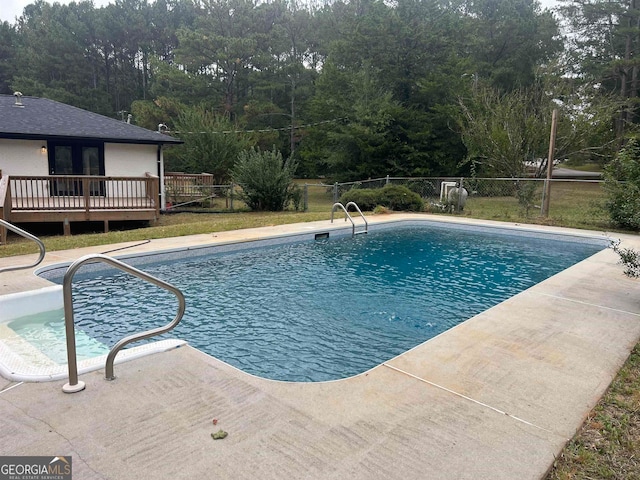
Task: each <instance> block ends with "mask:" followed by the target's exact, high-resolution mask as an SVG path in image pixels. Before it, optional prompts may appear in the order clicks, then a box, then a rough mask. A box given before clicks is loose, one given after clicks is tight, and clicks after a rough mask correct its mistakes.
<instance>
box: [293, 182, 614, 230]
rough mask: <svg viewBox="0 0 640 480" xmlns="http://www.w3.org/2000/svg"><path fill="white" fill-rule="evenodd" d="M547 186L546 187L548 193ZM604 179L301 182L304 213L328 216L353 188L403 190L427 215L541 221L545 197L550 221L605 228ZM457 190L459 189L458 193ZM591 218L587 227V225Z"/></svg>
mask: <svg viewBox="0 0 640 480" xmlns="http://www.w3.org/2000/svg"><path fill="white" fill-rule="evenodd" d="M547 182H549V183H548V188H547ZM603 183H604V182H603V181H602V180H573V179H552V180H546V179H539V178H464V177H384V178H377V179H370V180H362V181H359V182H347V183H334V184H323V183H305V184H304V185H303V188H304V192H305V194H304V209H305V211H330V209H331V206H332V205H333V203H335V202H337V201H339V199H340V197H341V195H342V194H343V193H345V192H346V191H348V190H350V189H352V188H381V187H384V186H385V185H403V186H405V187H407V188H408V189H410V190H411V191H413V192H416V193H418V194H419V195H420V197H421V198H422V199H423V200H424V202H425V211H427V212H431V213H441V212H442V213H457V214H462V215H465V214H466V215H473V216H475V217H479V218H488V219H496V220H506V221H509V220H513V221H518V220H527V219H532V218H535V217H539V216H541V215H542V214H543V213H544V212H543V207H544V204H545V196H546V195H548V200H549V212H548V217H549V218H550V219H551V223H553V222H552V221H553V219H556V220H562V221H563V223H568V224H574V225H576V226H581V225H589V226H593V225H601V226H602V227H603V228H606V227H607V226H609V217H608V214H607V212H606V210H605V208H604V202H605V200H606V192H605V190H604V188H603ZM460 187H461V188H460ZM585 217H589V222H585V221H584V219H585Z"/></svg>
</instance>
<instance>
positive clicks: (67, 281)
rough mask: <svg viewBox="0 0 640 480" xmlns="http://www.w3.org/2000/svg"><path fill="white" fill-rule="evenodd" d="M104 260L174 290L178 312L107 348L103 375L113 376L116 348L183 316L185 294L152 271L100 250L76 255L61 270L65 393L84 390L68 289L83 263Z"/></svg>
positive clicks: (157, 332)
mask: <svg viewBox="0 0 640 480" xmlns="http://www.w3.org/2000/svg"><path fill="white" fill-rule="evenodd" d="M97 262H104V263H108V264H110V265H112V266H113V267H116V268H118V269H120V270H122V271H124V272H127V273H130V274H132V275H134V276H136V277H138V278H141V279H142V280H146V281H148V282H150V283H153V284H154V285H156V286H158V287H160V288H163V289H165V290H168V291H169V292H171V293H173V294H174V295H175V296H176V297H177V298H178V312H177V314H176V316H175V317H174V319H173V320H172V321H171V322H169V323H168V324H167V325H165V326H164V327H158V328H154V329H151V330H147V331H144V332H141V333H136V334H133V335H129V336H128V337H125V338H123V339H122V340H120V341H119V342H117V343H116V344H115V345H114V346H113V347H112V348H111V350H110V351H109V354H108V355H107V361H106V365H105V378H106V379H107V380H114V379H115V378H116V377H115V376H114V374H113V363H114V361H115V358H116V355H117V354H118V352H119V351H120V350H121V349H122V348H123V347H125V346H126V345H128V344H129V343H131V342H135V341H138V340H144V339H146V338H149V337H153V336H156V335H160V334H162V333H165V332H168V331H169V330H171V329H172V328H174V327H175V326H176V325H178V323H180V320H181V319H182V317H183V315H184V312H185V307H186V303H185V299H184V294H183V293H182V292H181V291H180V290H179V289H178V288H176V287H174V286H173V285H171V284H169V283H167V282H164V281H162V280H160V279H159V278H156V277H154V276H152V275H149V274H148V273H146V272H143V271H142V270H138V269H137V268H134V267H132V266H131V265H127V264H126V263H123V262H121V261H119V260H116V259H115V258H112V257H108V256H106V255H102V254H99V253H95V254H90V255H85V256H84V257H81V258H79V259H78V260H76V261H75V262H73V263H72V264H71V265H69V268H68V269H67V272H66V273H65V274H64V278H63V281H62V293H63V297H64V322H65V331H66V337H67V362H68V365H69V383H67V384H65V385H64V386H63V387H62V391H63V392H65V393H75V392H79V391H81V390H84V388H85V384H84V382H82V381H79V380H78V363H77V356H76V337H75V331H74V326H75V322H74V318H73V295H72V291H71V286H72V280H73V277H74V275H75V274H76V272H77V271H78V269H79V268H80V267H81V266H82V265H84V264H86V263H97Z"/></svg>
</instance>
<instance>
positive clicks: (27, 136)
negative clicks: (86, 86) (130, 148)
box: [0, 132, 184, 145]
mask: <svg viewBox="0 0 640 480" xmlns="http://www.w3.org/2000/svg"><path fill="white" fill-rule="evenodd" d="M0 138H5V139H8V140H42V141H44V140H52V141H64V140H72V141H81V140H82V141H94V142H95V141H98V142H104V143H130V144H136V145H164V144H174V145H179V144H182V143H184V141H182V140H180V139H179V138H174V137H170V136H168V135H165V134H162V133H158V139H157V140H155V139H128V138H108V137H81V136H68V135H46V134H36V133H8V132H0Z"/></svg>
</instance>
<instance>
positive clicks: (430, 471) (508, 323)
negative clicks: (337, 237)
mask: <svg viewBox="0 0 640 480" xmlns="http://www.w3.org/2000/svg"><path fill="white" fill-rule="evenodd" d="M389 218H392V219H394V220H395V219H405V218H406V219H415V218H426V219H429V220H435V221H448V222H461V223H466V224H477V225H497V226H509V225H511V226H513V227H514V228H516V229H526V230H535V231H552V232H567V233H571V232H573V233H575V234H576V235H585V234H588V233H589V232H585V231H575V230H568V229H558V228H547V227H540V226H531V225H522V226H518V225H513V224H501V223H498V222H487V221H474V220H469V219H457V218H453V217H441V216H435V217H433V216H429V215H393V216H380V217H368V219H370V220H371V221H372V222H380V221H385V220H388V219H389ZM341 226H343V225H341ZM319 228H323V229H329V228H332V227H331V224H329V222H313V223H309V224H297V225H283V226H279V227H268V228H264V229H250V230H244V231H235V232H222V233H216V234H210V235H197V236H193V237H180V238H172V239H162V240H153V241H151V242H149V243H147V244H145V245H140V246H137V247H134V248H132V249H127V250H125V251H117V252H113V253H112V255H116V256H117V255H118V254H122V253H134V252H146V251H154V250H161V249H170V248H177V247H186V246H197V245H205V244H210V243H213V242H231V241H238V240H247V239H249V240H250V239H257V238H263V237H265V236H272V235H284V234H289V233H296V232H301V231H313V230H317V229H319ZM591 233H593V234H594V235H601V234H600V233H598V232H591ZM612 236H613V237H616V238H621V239H622V240H623V246H627V247H633V248H636V249H640V237H637V236H633V235H619V234H615V235H612ZM133 243H134V242H132V243H131V244H133ZM120 246H124V245H114V246H108V247H106V246H101V247H92V248H86V249H77V250H73V251H65V252H51V253H48V254H47V256H46V258H45V262H44V263H45V264H52V263H58V262H65V261H67V262H69V261H73V260H75V259H77V258H79V257H80V256H82V255H85V254H87V253H95V252H104V251H106V250H110V249H113V248H119V247H120ZM29 258H32V257H29ZM617 260H618V257H617V255H616V254H615V253H614V252H613V251H611V250H608V249H607V250H604V251H602V252H600V253H597V254H596V255H594V256H592V257H591V258H589V259H587V260H585V261H583V262H581V263H579V264H577V265H575V266H573V267H571V268H569V269H567V270H565V271H564V272H561V273H560V274H558V275H556V276H554V277H552V278H550V279H548V280H546V281H544V282H542V283H540V284H538V285H536V286H534V287H532V288H530V289H528V290H526V291H524V292H522V293H520V294H519V295H516V296H514V297H512V298H511V299H509V300H507V301H505V302H503V303H501V304H499V305H497V306H495V307H493V308H491V309H489V310H487V311H485V312H483V313H481V314H479V315H477V316H476V317H473V318H472V319H470V320H467V321H466V322H464V323H462V324H460V325H459V326H457V327H455V328H454V329H452V330H449V331H448V332H445V333H444V334H442V335H440V336H438V337H436V338H434V339H432V340H430V341H428V342H426V343H424V344H422V345H420V346H418V347H416V348H414V349H412V350H410V351H409V352H406V353H405V354H403V355H401V356H399V357H396V358H394V359H392V360H389V361H388V362H386V363H385V364H383V365H380V366H378V367H376V368H374V369H373V370H370V371H368V372H366V373H364V374H361V375H358V376H356V377H352V378H349V379H345V380H339V381H334V382H325V383H310V384H298V383H285V382H276V381H270V380H265V379H261V378H257V377H253V376H251V375H248V374H245V373H243V372H241V371H239V370H236V369H235V368H233V367H230V366H229V365H226V364H225V363H223V362H221V361H218V360H216V359H215V358H212V357H210V356H208V355H205V354H203V353H201V352H199V351H197V350H195V349H193V348H191V347H188V346H186V347H181V348H179V349H176V350H172V351H169V352H164V353H159V354H155V355H151V356H147V357H144V358H141V359H137V360H134V361H130V362H126V363H121V364H117V365H116V367H115V373H116V376H117V379H116V380H115V381H113V382H108V381H106V380H104V378H103V375H104V372H103V370H100V371H96V372H92V373H88V374H85V375H82V376H81V380H83V381H85V382H86V384H87V388H86V390H85V391H83V392H80V393H76V394H65V393H63V392H62V390H61V387H62V385H63V384H64V383H65V382H64V381H57V382H47V383H22V384H21V383H13V382H10V381H8V380H3V379H0V390H1V391H0V416H1V418H2V428H1V429H0V455H71V456H72V458H73V473H74V478H78V479H106V478H108V479H132V478H145V479H156V478H157V479H168V478H211V479H215V478H224V479H232V478H233V479H236V478H238V479H241V478H246V479H253V478H264V479H269V478H277V479H283V478H286V479H289V478H292V479H294V478H304V479H307V478H314V479H315V478H317V479H345V478H349V479H351V478H353V479H360V478H362V479H372V478H380V479H383V478H384V479H425V478H433V479H492V480H494V479H514V478H518V479H540V478H542V477H543V476H544V475H545V473H546V472H547V470H548V469H549V468H550V467H551V465H552V463H553V461H554V456H555V455H557V454H558V453H559V452H560V451H561V449H562V447H563V446H564V444H565V443H566V441H567V440H568V439H570V438H571V437H572V436H573V434H574V433H575V431H576V430H577V429H578V428H579V427H580V426H581V424H582V422H583V420H584V419H585V417H586V415H587V414H588V413H589V411H590V410H591V408H592V407H593V406H594V405H595V404H596V403H597V401H598V400H599V398H600V397H601V395H602V394H603V393H604V391H605V389H606V388H607V386H608V385H609V383H610V382H611V380H612V379H613V378H614V377H615V375H616V373H617V371H618V370H619V368H620V367H621V366H622V364H623V363H624V361H625V360H626V358H627V357H628V355H629V352H630V351H631V349H632V348H633V346H634V345H635V344H636V343H637V342H638V341H639V340H640V281H637V280H631V279H628V278H626V277H625V276H624V275H623V273H622V267H621V266H620V265H618V264H617ZM26 262H28V259H27V257H25V259H24V263H26ZM18 263H23V262H22V261H21V259H20V258H16V257H13V258H10V259H6V258H1V259H0V267H2V266H5V265H9V264H18ZM48 285H50V283H49V282H48V281H46V280H43V279H39V278H37V277H35V276H34V275H33V274H32V272H30V271H25V272H10V273H4V274H0V294H6V293H12V292H18V291H28V290H33V289H38V288H42V287H44V286H48ZM213 418H216V419H218V423H217V425H213V424H212V419H213ZM219 429H223V430H225V431H226V432H228V433H229V436H228V437H227V438H225V439H224V440H218V441H214V440H212V438H211V436H210V435H211V433H214V432H216V431H218V430H219Z"/></svg>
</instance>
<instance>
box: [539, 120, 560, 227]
mask: <svg viewBox="0 0 640 480" xmlns="http://www.w3.org/2000/svg"><path fill="white" fill-rule="evenodd" d="M557 127H558V109H557V108H554V109H553V114H552V115H551V136H550V138H549V156H548V157H547V179H546V180H545V182H544V200H543V202H542V216H543V217H548V216H549V202H550V201H551V175H552V174H553V162H554V157H555V152H556V130H557Z"/></svg>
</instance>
